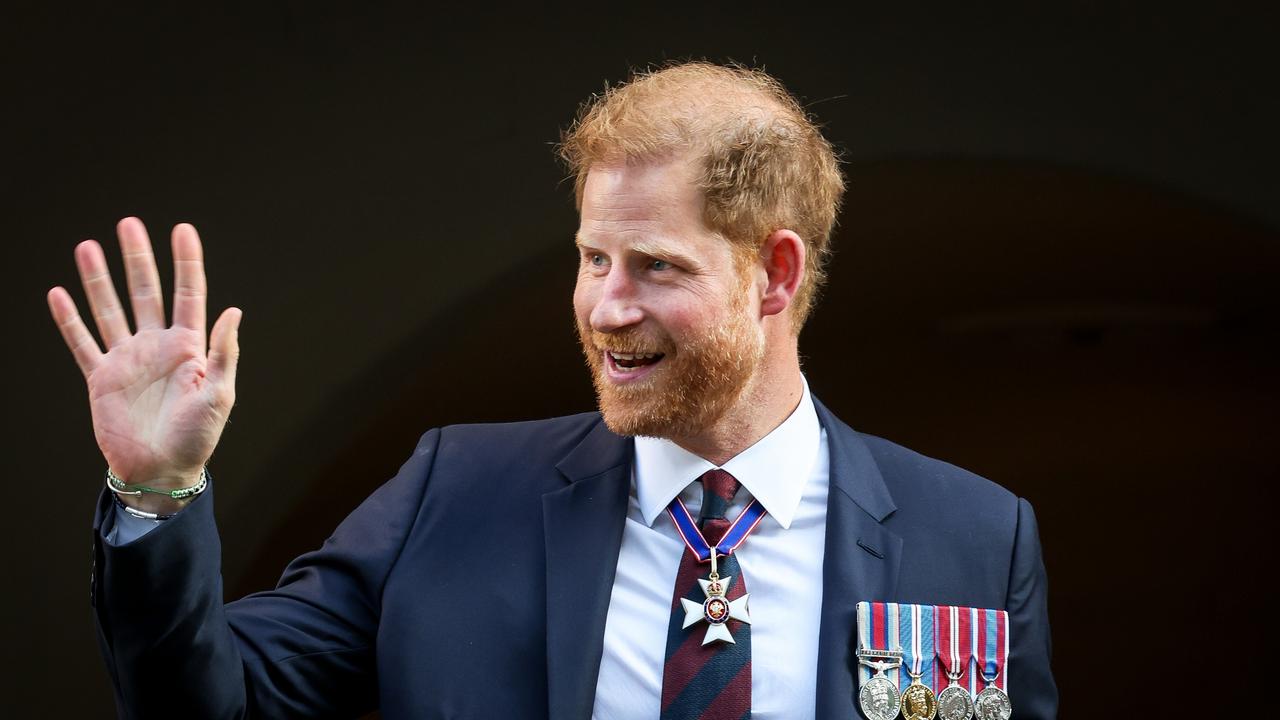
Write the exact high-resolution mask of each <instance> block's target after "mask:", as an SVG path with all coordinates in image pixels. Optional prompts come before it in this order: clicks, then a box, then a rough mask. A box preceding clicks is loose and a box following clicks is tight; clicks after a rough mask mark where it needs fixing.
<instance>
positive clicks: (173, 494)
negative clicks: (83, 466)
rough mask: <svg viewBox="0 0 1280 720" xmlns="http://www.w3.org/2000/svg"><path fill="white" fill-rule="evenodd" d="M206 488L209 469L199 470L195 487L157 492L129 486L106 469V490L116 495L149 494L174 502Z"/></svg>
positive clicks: (156, 490) (147, 488)
mask: <svg viewBox="0 0 1280 720" xmlns="http://www.w3.org/2000/svg"><path fill="white" fill-rule="evenodd" d="M207 487H209V468H207V467H203V468H200V480H199V482H197V483H196V484H195V485H192V486H191V487H184V488H174V489H172V490H158V489H156V488H149V487H146V486H144V485H130V484H128V483H126V482H125V481H124V480H123V479H121V477H120V476H119V475H116V474H115V472H114V471H113V470H112V469H111V468H107V489H108V490H110V491H111V492H113V493H115V494H117V495H132V496H134V497H137V496H139V495H142V494H143V493H151V494H153V495H166V496H168V497H170V498H173V499H174V500H186V499H187V498H193V497H195V496H196V495H199V494H200V493H202V492H204V489H205V488H207Z"/></svg>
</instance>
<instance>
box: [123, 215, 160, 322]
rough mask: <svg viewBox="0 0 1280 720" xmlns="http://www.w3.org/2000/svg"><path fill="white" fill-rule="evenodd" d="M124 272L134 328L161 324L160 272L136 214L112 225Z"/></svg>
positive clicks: (144, 229)
mask: <svg viewBox="0 0 1280 720" xmlns="http://www.w3.org/2000/svg"><path fill="white" fill-rule="evenodd" d="M116 235H117V236H118V237H119V238H120V254H121V255H122V256H124V275H125V279H126V280H127V281H128V283H129V301H130V304H132V305H133V322H134V325H135V326H136V327H137V329H138V330H155V329H162V328H164V299H163V298H161V296H160V273H159V272H157V271H156V258H155V255H153V254H152V252H151V238H150V237H148V236H147V228H146V227H145V226H144V225H143V224H142V221H141V220H139V219H138V218H133V217H130V218H125V219H123V220H121V221H120V222H119V223H118V224H117V225H116Z"/></svg>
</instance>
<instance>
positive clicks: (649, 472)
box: [593, 383, 830, 720]
mask: <svg viewBox="0 0 1280 720" xmlns="http://www.w3.org/2000/svg"><path fill="white" fill-rule="evenodd" d="M829 466H830V459H829V457H828V453H827V436H826V431H825V430H823V429H822V426H821V425H820V424H819V423H818V415H817V412H816V411H815V410H814V407H813V399H812V398H811V397H810V395H809V386H808V383H805V386H804V395H803V397H801V399H800V404H799V405H798V406H797V407H796V409H795V410H794V411H793V412H792V413H791V416H790V417H788V418H787V419H786V420H785V421H784V422H783V423H782V424H781V425H779V426H778V427H777V428H775V429H774V430H773V432H771V433H769V434H768V435H766V436H765V437H763V438H762V439H761V440H760V441H759V442H757V443H756V444H755V445H752V446H751V447H749V448H747V449H746V450H744V451H743V452H741V453H739V454H738V455H737V456H735V457H734V458H733V459H731V460H729V461H728V462H726V463H725V464H724V465H722V466H721V467H722V468H723V469H724V470H726V471H728V472H729V473H731V474H732V475H733V476H734V477H735V478H737V479H738V480H739V481H740V482H741V483H742V489H741V490H739V491H738V494H737V496H736V497H735V498H734V501H733V503H732V504H731V505H730V506H729V510H728V512H727V513H726V516H727V517H728V518H729V519H730V520H732V519H733V518H734V517H737V514H738V513H740V512H741V511H742V510H743V509H744V508H745V507H746V506H747V504H748V503H750V502H751V499H752V498H756V499H757V500H759V501H760V503H761V504H762V505H764V508H765V510H767V511H768V515H766V516H765V517H764V519H763V520H762V521H761V522H760V524H759V525H758V526H757V527H756V529H755V531H754V532H752V533H751V535H750V536H749V537H748V538H747V540H746V542H745V543H743V544H742V546H740V547H739V548H738V549H737V550H735V551H734V555H735V556H737V558H738V566H739V567H740V568H741V570H742V575H743V577H745V578H746V583H747V592H749V593H750V594H751V599H750V601H749V605H750V612H751V717H752V718H754V719H755V720H771V719H773V718H788V719H790V718H801V719H802V718H812V717H813V716H814V704H815V693H816V685H817V669H818V629H819V622H820V620H821V611H822V559H823V555H824V548H825V544H824V543H825V540H826V529H827V490H828V486H829V472H830V467H829ZM714 467H716V466H715V465H712V464H711V463H710V462H708V461H706V460H704V459H702V458H700V457H698V456H697V455H694V454H693V453H690V452H688V451H687V450H684V449H683V448H681V447H680V446H678V445H676V444H675V443H673V442H671V441H669V440H659V439H656V438H644V437H642V438H636V455H635V465H634V467H633V468H632V483H631V498H630V507H629V508H628V511H627V521H626V526H625V528H624V529H623V531H622V549H621V551H620V552H619V553H618V566H617V567H618V569H617V574H616V576H615V577H614V581H613V593H612V595H611V596H610V599H609V614H608V618H607V619H606V621H605V630H604V655H603V657H602V658H601V660H600V676H599V678H598V679H597V682H596V697H595V708H594V711H593V717H594V718H596V719H597V720H630V719H631V718H635V719H637V720H639V719H641V718H643V719H644V720H653V719H654V718H657V717H659V716H660V715H661V702H662V670H663V663H664V660H665V655H666V648H667V623H668V622H669V619H670V615H671V593H672V590H673V588H674V586H675V581H676V571H677V570H678V569H679V567H680V556H681V554H682V553H683V552H684V542H683V541H682V540H681V539H680V536H679V534H678V533H677V531H676V528H675V524H674V522H673V521H672V520H671V516H670V515H669V514H667V512H666V507H667V505H668V503H670V502H671V500H672V499H673V498H675V497H676V496H677V495H679V496H680V498H681V499H682V500H683V501H684V504H685V506H686V507H688V508H689V512H690V513H691V514H692V515H693V516H694V517H697V516H698V510H699V508H700V507H701V505H702V484H701V483H699V482H697V480H698V478H699V477H700V476H701V475H702V474H703V473H705V472H706V471H708V470H711V469H712V468H714ZM705 627H706V626H705V625H703V624H700V625H696V626H693V627H691V628H689V629H688V630H687V631H686V632H705Z"/></svg>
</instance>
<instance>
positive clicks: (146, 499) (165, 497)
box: [106, 467, 209, 519]
mask: <svg viewBox="0 0 1280 720" xmlns="http://www.w3.org/2000/svg"><path fill="white" fill-rule="evenodd" d="M208 484H209V472H208V469H207V468H201V469H200V470H199V471H198V472H197V473H196V474H195V475H194V476H186V475H177V476H168V477H158V478H156V479H155V480H153V481H149V482H146V483H141V482H127V481H126V480H125V479H124V478H121V477H120V476H119V475H117V474H116V473H115V472H114V471H112V470H111V468H109V467H108V468H107V478H106V485H107V489H108V490H110V491H111V492H112V493H113V494H114V495H115V497H116V499H117V500H119V501H120V503H121V504H123V505H124V506H125V507H126V508H130V509H132V510H136V511H138V512H140V513H144V514H149V515H154V516H159V517H161V518H162V517H164V516H167V515H172V514H174V513H176V512H178V511H180V510H181V509H182V508H184V507H186V505H187V504H188V503H190V502H191V501H192V500H193V499H194V498H195V497H196V496H197V495H199V494H200V493H202V492H204V491H205V488H207V487H208ZM135 514H136V513H135ZM144 516H145V515H144ZM153 519H155V518H153Z"/></svg>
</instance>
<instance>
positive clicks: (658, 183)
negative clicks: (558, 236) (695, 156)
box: [578, 157, 714, 243]
mask: <svg viewBox="0 0 1280 720" xmlns="http://www.w3.org/2000/svg"><path fill="white" fill-rule="evenodd" d="M695 178H696V175H695V171H694V169H693V168H692V166H691V163H689V162H688V161H686V160H684V159H682V158H678V157H677V158H668V159H663V160H655V161H645V162H640V161H627V162H616V163H608V164H596V165H593V166H592V167H591V169H590V171H589V172H588V173H587V179H586V182H585V183H584V185H583V192H582V209H581V217H580V220H581V224H580V227H579V229H578V240H579V242H586V243H591V242H593V241H603V240H605V239H616V238H618V237H627V236H634V235H643V236H647V237H646V239H647V240H649V241H656V240H658V239H661V238H663V237H669V238H671V239H686V240H691V239H695V238H696V237H697V236H707V237H711V236H714V233H713V232H712V231H711V230H710V228H708V227H707V226H706V224H705V222H704V221H703V217H702V209H703V199H702V192H701V190H699V189H698V186H697V185H696V184H695Z"/></svg>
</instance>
